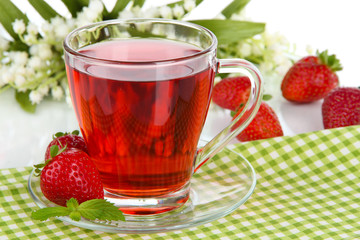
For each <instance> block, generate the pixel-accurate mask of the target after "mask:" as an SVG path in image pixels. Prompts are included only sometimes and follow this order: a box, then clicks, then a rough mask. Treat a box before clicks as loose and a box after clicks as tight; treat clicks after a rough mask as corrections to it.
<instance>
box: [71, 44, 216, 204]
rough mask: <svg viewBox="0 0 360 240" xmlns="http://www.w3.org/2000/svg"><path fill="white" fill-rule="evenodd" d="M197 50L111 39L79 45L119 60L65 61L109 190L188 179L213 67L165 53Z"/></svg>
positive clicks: (162, 186)
mask: <svg viewBox="0 0 360 240" xmlns="http://www.w3.org/2000/svg"><path fill="white" fill-rule="evenodd" d="M200 51H201V50H200V49H199V48H197V47H195V46H193V45H190V44H185V43H180V42H175V41H169V40H157V39H141V40H140V39H136V40H134V39H132V40H113V41H107V42H101V43H96V44H94V45H91V46H88V47H85V48H82V49H80V50H79V51H78V52H80V53H82V54H85V55H87V56H89V57H93V58H98V59H99V58H100V59H108V60H114V62H110V63H109V64H108V63H107V62H104V63H103V64H102V65H100V64H96V65H95V64H93V65H92V64H91V63H90V64H84V63H79V62H77V61H73V62H71V61H70V62H69V61H67V70H68V76H69V86H70V88H71V92H72V98H73V99H72V100H73V104H74V107H75V111H76V114H77V118H78V120H79V123H80V128H81V131H82V134H83V136H84V138H85V141H86V143H87V145H88V148H89V153H90V156H91V158H92V160H93V161H94V163H95V164H96V166H97V168H98V169H99V171H100V173H101V176H102V179H103V183H104V187H105V189H106V190H108V191H109V192H113V193H117V194H121V195H123V196H129V197H151V196H160V195H162V194H167V193H170V192H174V191H177V190H179V189H181V188H182V187H183V186H184V185H185V184H187V183H188V181H189V179H190V177H191V175H192V173H193V162H194V158H195V155H196V146H197V142H198V139H199V136H200V132H201V130H202V127H203V124H204V121H205V118H206V114H207V110H208V106H209V101H210V97H209V96H210V94H211V89H212V85H213V78H214V69H213V67H211V66H208V64H209V63H208V60H204V59H201V58H196V57H195V58H192V59H191V60H189V61H186V59H184V60H183V61H174V62H173V63H172V62H165V61H162V60H166V59H176V58H183V57H184V56H189V55H192V54H196V53H198V52H200ZM115 61H126V62H127V63H121V64H116V62H115ZM153 61H157V62H156V63H154V62H153ZM88 62H89V61H88ZM138 62H142V64H141V68H140V67H139V63H138ZM110 65H111V66H110ZM204 65H206V66H204Z"/></svg>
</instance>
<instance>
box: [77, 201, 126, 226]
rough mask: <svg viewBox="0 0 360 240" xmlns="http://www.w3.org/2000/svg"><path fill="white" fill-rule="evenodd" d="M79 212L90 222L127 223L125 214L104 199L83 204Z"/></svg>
mask: <svg viewBox="0 0 360 240" xmlns="http://www.w3.org/2000/svg"><path fill="white" fill-rule="evenodd" d="M77 210H78V211H79V212H80V213H81V216H83V217H85V218H88V219H90V220H94V219H99V220H121V221H125V217H124V215H123V213H122V212H121V211H120V210H119V209H118V208H117V207H116V206H115V205H114V204H112V203H110V202H108V201H106V200H104V199H92V200H88V201H86V202H83V203H81V204H80V206H79V208H78V209H77Z"/></svg>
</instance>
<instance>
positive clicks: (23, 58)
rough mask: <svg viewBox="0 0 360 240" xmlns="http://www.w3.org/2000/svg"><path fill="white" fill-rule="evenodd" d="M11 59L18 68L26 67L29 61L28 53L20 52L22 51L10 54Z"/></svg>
mask: <svg viewBox="0 0 360 240" xmlns="http://www.w3.org/2000/svg"><path fill="white" fill-rule="evenodd" d="M9 57H10V59H11V60H12V62H13V64H15V65H18V66H23V65H25V64H26V62H27V60H28V54H27V52H20V51H16V52H10V53H9Z"/></svg>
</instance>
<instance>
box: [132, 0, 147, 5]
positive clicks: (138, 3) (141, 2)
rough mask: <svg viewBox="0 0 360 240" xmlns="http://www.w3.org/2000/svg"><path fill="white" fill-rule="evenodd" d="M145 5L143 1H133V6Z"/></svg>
mask: <svg viewBox="0 0 360 240" xmlns="http://www.w3.org/2000/svg"><path fill="white" fill-rule="evenodd" d="M144 3H145V0H134V6H139V7H142V6H143V5H144Z"/></svg>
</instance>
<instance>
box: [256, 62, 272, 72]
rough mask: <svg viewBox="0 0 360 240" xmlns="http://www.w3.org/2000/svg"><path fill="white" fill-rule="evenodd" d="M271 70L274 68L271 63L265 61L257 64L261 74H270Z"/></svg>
mask: <svg viewBox="0 0 360 240" xmlns="http://www.w3.org/2000/svg"><path fill="white" fill-rule="evenodd" d="M273 68H274V66H273V65H272V63H271V62H267V61H265V62H261V63H260V64H259V70H260V72H262V73H264V74H266V73H269V72H272V70H273Z"/></svg>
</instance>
